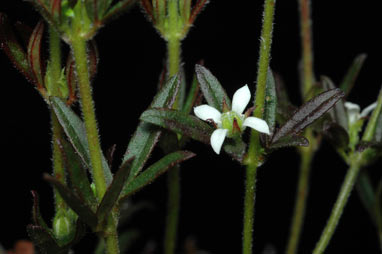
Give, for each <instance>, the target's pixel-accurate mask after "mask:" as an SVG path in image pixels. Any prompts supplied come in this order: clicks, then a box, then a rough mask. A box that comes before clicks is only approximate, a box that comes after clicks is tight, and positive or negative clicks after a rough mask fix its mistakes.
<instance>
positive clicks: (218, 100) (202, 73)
mask: <svg viewBox="0 0 382 254" xmlns="http://www.w3.org/2000/svg"><path fill="white" fill-rule="evenodd" d="M195 72H196V76H197V78H198V81H199V84H200V88H201V89H202V92H203V95H204V98H206V100H207V103H208V104H209V105H210V106H212V107H214V108H216V109H217V110H219V111H220V112H223V101H225V102H226V104H227V106H228V107H229V108H232V106H231V100H230V99H229V97H228V96H227V93H226V92H225V90H224V88H223V87H222V86H221V85H220V83H219V81H218V80H217V79H216V78H215V76H214V75H212V73H211V72H210V71H209V70H207V69H206V68H205V67H203V66H202V65H199V64H197V65H195Z"/></svg>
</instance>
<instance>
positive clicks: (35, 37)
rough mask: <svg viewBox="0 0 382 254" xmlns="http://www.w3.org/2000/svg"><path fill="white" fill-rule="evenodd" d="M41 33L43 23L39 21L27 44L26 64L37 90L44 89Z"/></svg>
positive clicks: (42, 31)
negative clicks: (27, 63)
mask: <svg viewBox="0 0 382 254" xmlns="http://www.w3.org/2000/svg"><path fill="white" fill-rule="evenodd" d="M43 33H44V23H43V21H40V22H39V23H38V24H37V25H36V27H35V28H34V30H33V33H32V35H31V38H30V39H29V43H28V62H29V66H30V68H31V71H32V74H33V76H34V80H36V85H37V87H38V88H39V90H40V89H43V87H44V83H43V82H44V81H43V77H44V73H43V65H42V62H41V43H42V36H43Z"/></svg>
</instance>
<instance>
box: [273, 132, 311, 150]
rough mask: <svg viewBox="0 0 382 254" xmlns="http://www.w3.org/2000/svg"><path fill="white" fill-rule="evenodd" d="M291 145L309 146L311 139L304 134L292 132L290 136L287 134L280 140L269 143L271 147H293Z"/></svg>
mask: <svg viewBox="0 0 382 254" xmlns="http://www.w3.org/2000/svg"><path fill="white" fill-rule="evenodd" d="M291 146H305V147H307V146H309V140H308V139H306V138H305V137H303V136H300V135H296V134H292V135H289V136H285V137H282V138H280V139H279V140H278V141H276V142H273V143H271V144H270V145H269V147H268V148H269V149H279V148H283V147H291Z"/></svg>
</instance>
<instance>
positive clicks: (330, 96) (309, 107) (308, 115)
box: [271, 89, 344, 143]
mask: <svg viewBox="0 0 382 254" xmlns="http://www.w3.org/2000/svg"><path fill="white" fill-rule="evenodd" d="M343 96H344V93H343V92H342V91H341V90H340V89H332V90H329V91H326V92H323V93H321V94H319V95H317V96H316V97H314V98H313V99H311V100H309V101H308V102H306V103H305V104H304V105H302V106H301V107H300V108H299V109H298V110H297V111H296V112H295V113H294V114H293V116H292V117H291V118H290V119H289V120H288V121H287V122H286V123H285V124H284V125H283V126H282V127H281V128H280V129H279V130H277V131H276V133H275V134H274V135H273V137H272V142H271V143H276V142H277V141H278V140H280V139H281V138H283V137H285V136H289V135H290V134H298V133H299V132H301V131H302V130H303V129H304V128H305V127H307V126H308V125H309V124H311V123H313V122H314V121H315V120H317V119H318V118H319V117H321V116H322V115H323V114H325V113H326V112H327V111H328V110H329V109H331V108H332V107H333V106H334V104H335V103H336V102H337V101H338V100H340V99H341V98H342V97H343Z"/></svg>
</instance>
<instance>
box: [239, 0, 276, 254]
mask: <svg viewBox="0 0 382 254" xmlns="http://www.w3.org/2000/svg"><path fill="white" fill-rule="evenodd" d="M274 12H275V0H265V1H264V21H263V27H262V31H261V42H260V54H259V63H258V71H257V80H256V81H257V82H256V84H257V85H256V98H255V105H256V109H255V111H254V116H255V117H258V118H262V117H263V111H264V102H265V89H266V81H267V73H268V67H269V61H270V53H271V45H272V32H273V18H274ZM261 157H262V147H261V144H260V136H259V133H258V132H257V131H254V130H252V132H251V140H250V144H249V149H248V155H247V158H246V160H245V164H246V165H247V174H246V185H245V197H244V220H243V254H252V248H253V224H254V209H255V196H256V192H255V190H256V173H257V167H258V165H259V164H260V163H259V162H260V160H261Z"/></svg>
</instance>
